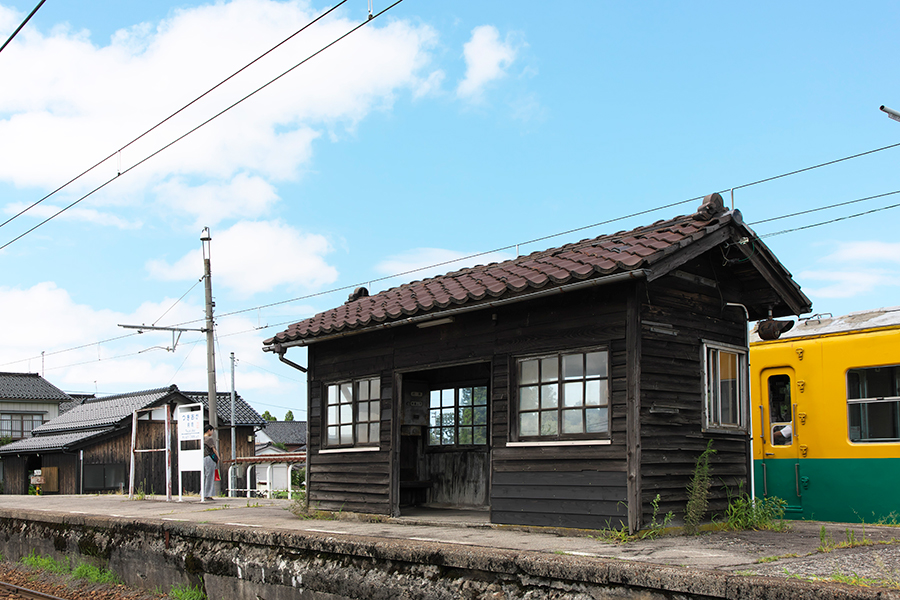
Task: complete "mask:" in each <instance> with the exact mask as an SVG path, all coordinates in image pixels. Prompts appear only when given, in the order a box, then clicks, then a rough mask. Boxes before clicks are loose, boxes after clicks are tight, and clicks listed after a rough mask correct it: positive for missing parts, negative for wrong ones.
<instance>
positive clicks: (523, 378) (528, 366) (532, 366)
mask: <svg viewBox="0 0 900 600" xmlns="http://www.w3.org/2000/svg"><path fill="white" fill-rule="evenodd" d="M537 382H538V361H537V360H523V361H522V362H520V363H519V383H526V384H527V383H537Z"/></svg>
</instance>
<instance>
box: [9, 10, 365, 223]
mask: <svg viewBox="0 0 900 600" xmlns="http://www.w3.org/2000/svg"><path fill="white" fill-rule="evenodd" d="M346 2H347V0H341V1H340V2H338V3H337V4H335V5H334V6H332V7H331V8H329V9H328V10H327V11H325V12H323V13H322V14H321V15H319V16H318V17H316V18H315V19H313V20H312V21H310V22H309V23H307V24H306V25H304V26H303V27H301V28H300V29H298V30H297V31H295V32H294V33H292V34H291V35H289V36H288V37H286V38H285V39H283V40H282V41H280V42H279V43H277V44H275V45H274V46H272V47H271V48H269V49H268V50H266V51H265V52H263V53H262V54H260V55H259V56H258V57H256V58H255V59H253V60H252V61H250V62H249V63H247V64H246V65H244V66H243V67H241V68H240V69H238V70H237V71H235V72H234V73H232V74H231V75H229V76H228V77H226V78H225V79H223V80H222V81H220V82H219V83H217V84H216V85H214V86H213V87H211V88H209V89H208V90H206V91H205V92H203V93H202V94H200V95H199V96H197V97H196V98H194V99H193V100H191V101H190V102H188V103H187V104H185V105H184V106H182V107H181V108H179V109H178V110H176V111H175V112H173V113H172V114H171V115H169V116H168V117H166V118H165V119H163V120H162V121H160V122H159V123H157V124H156V125H154V126H153V127H151V128H150V129H148V130H146V131H145V132H144V133H142V134H140V135H139V136H137V137H136V138H134V139H133V140H131V141H130V142H128V143H127V144H125V145H124V146H122V147H121V148H119V149H118V150H116V151H115V152H113V153H112V154H110V155H109V156H107V157H106V158H103V159H101V160H99V161H97V163H95V164H94V165H93V166H91V167H88V168H87V169H85V170H84V171H82V172H81V173H79V174H78V175H76V176H75V177H73V178H72V179H70V180H69V181H67V182H65V183H64V184H62V185H61V186H59V187H58V188H56V189H55V190H53V191H51V192H50V193H49V194H47V195H46V196H44V197H43V198H41V199H40V200H37V201H36V202H34V203H32V204H30V205H29V206H27V207H25V208H24V209H22V210H21V211H19V212H18V213H16V214H15V215H13V216H12V217H10V218H8V219H7V220H6V221H4V222H3V223H0V227H3V226H4V225H6V224H8V223H10V222H11V221H13V220H15V219H17V218H18V217H20V216H22V215H23V214H25V213H26V212H28V211H29V210H31V209H32V208H34V207H35V206H37V205H38V204H40V203H41V202H43V201H44V200H47V199H48V198H50V197H51V196H53V195H55V194H57V193H59V192H60V191H62V190H63V189H64V188H66V187H68V186H69V185H71V184H72V183H74V182H76V181H78V180H79V179H81V178H82V177H84V176H85V175H87V174H88V173H90V172H91V171H93V170H94V169H96V168H97V167H99V166H100V165H102V164H103V163H105V162H106V161H108V160H110V159H112V158H113V157H114V156H116V155H117V154H118V153H119V152H121V151H122V150H125V149H126V148H128V147H129V146H131V145H132V144H134V143H136V142H138V141H139V140H141V139H142V138H144V137H146V136H147V135H149V134H150V133H152V132H153V131H154V130H156V129H158V128H159V127H161V126H162V125H164V124H165V123H167V122H168V121H170V120H172V119H173V118H175V117H176V116H178V115H179V114H181V113H182V112H184V111H185V110H187V109H188V108H190V107H191V106H193V105H194V104H196V103H197V102H199V101H200V100H202V99H203V98H205V97H206V96H208V95H209V94H211V93H212V92H213V91H215V90H217V89H218V88H220V87H222V86H223V85H225V84H226V83H228V82H229V81H230V80H232V79H234V78H235V77H237V76H238V75H239V74H240V73H242V72H244V71H246V70H247V69H248V68H250V67H251V66H253V65H254V64H256V63H257V62H259V61H260V60H262V59H263V58H265V57H266V56H268V55H269V54H271V53H272V52H274V51H275V50H277V49H278V48H280V47H281V46H283V45H284V44H286V43H287V42H289V41H290V40H292V39H293V38H295V37H297V36H298V35H300V34H301V33H303V32H304V31H305V30H306V29H308V28H309V27H311V26H312V25H314V24H316V23H317V22H318V21H320V20H321V19H323V18H325V17H326V16H328V15H329V14H330V13H331V12H333V11H334V10H335V9H337V8H338V7H340V6H341V5H342V4H344V3H346ZM42 3H43V2H42ZM35 10H37V9H35Z"/></svg>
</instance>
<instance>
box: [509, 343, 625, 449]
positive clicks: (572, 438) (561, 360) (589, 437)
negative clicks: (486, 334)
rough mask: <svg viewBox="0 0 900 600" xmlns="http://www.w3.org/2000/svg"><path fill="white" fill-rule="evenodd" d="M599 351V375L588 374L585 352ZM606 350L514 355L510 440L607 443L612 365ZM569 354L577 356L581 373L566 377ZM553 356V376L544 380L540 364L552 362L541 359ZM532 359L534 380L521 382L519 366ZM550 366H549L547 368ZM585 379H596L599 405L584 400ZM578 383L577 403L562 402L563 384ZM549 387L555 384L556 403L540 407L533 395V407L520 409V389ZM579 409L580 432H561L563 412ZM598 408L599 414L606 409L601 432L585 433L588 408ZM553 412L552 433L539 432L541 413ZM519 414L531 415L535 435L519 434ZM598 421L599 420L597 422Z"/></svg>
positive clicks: (602, 347)
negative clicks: (603, 426) (600, 359)
mask: <svg viewBox="0 0 900 600" xmlns="http://www.w3.org/2000/svg"><path fill="white" fill-rule="evenodd" d="M596 353H599V354H602V355H603V358H602V365H603V370H602V372H601V373H600V374H588V373H587V372H586V370H587V367H586V363H585V360H586V359H585V357H586V356H587V355H589V354H596ZM610 354H611V353H610V350H609V347H608V346H597V347H591V348H583V349H582V348H578V349H571V350H561V351H557V352H548V353H542V354H537V355H531V356H521V357H516V359H515V368H514V378H513V385H514V390H515V394H514V397H513V398H512V402H510V425H511V427H510V431H514V432H515V433H514V435H513V436H511V438H512V439H511V442H512V443H514V444H521V443H529V444H538V445H540V444H555V443H566V442H579V441H581V442H584V441H588V442H599V443H603V442H608V441H609V440H610V439H611V435H612V389H611V388H612V376H611V371H612V367H611V365H610ZM573 356H581V361H582V363H581V365H582V374H581V375H580V376H577V377H569V378H566V376H565V366H564V364H565V359H566V357H573ZM554 359H555V364H556V376H555V377H554V378H553V379H544V377H543V376H542V374H541V373H542V371H541V370H542V369H543V368H544V367H543V366H542V365H544V364H552V362H551V363H545V362H544V361H553V360H554ZM532 361H537V362H538V365H539V366H538V374H537V380H536V381H523V374H522V369H523V365H524V364H525V363H529V362H532ZM551 368H552V367H551ZM587 382H599V383H598V387H599V392H600V394H601V397H602V398H601V400H602V402H601V403H600V404H587V401H586V400H585V399H584V398H585V396H587V392H586V386H587ZM578 383H580V384H582V400H581V402H580V403H579V404H578V405H569V406H566V404H565V402H566V401H565V389H566V385H573V384H578ZM543 386H550V387H554V386H555V387H556V406H555V407H553V406H544V405H543V404H542V399H541V397H540V396H538V397H537V398H536V402H537V405H536V408H529V409H527V410H522V390H523V388H529V387H538V388H540V387H543ZM579 409H580V410H581V428H582V431H583V432H582V433H564V432H563V427H564V425H563V423H564V419H565V415H564V413H565V412H566V411H573V412H574V411H576V410H579ZM593 409H600V414H602V410H604V409H605V411H606V418H605V429H604V430H603V431H592V432H587V431H586V429H587V428H588V413H587V411H588V410H593ZM551 412H555V413H556V432H555V433H546V434H541V433H540V432H541V429H542V425H541V419H542V415H541V413H551ZM522 414H535V415H536V416H537V419H538V424H537V427H538V434H537V435H523V433H522V424H521V415H522ZM601 422H602V421H601Z"/></svg>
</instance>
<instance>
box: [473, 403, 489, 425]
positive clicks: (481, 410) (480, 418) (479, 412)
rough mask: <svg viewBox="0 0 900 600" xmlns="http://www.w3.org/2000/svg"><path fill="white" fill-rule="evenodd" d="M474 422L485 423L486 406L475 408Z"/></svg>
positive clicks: (477, 423)
mask: <svg viewBox="0 0 900 600" xmlns="http://www.w3.org/2000/svg"><path fill="white" fill-rule="evenodd" d="M475 424H476V425H487V406H478V407H476V408H475Z"/></svg>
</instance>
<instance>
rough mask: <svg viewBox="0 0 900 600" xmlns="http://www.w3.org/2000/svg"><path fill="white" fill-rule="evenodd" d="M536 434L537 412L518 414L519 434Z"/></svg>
mask: <svg viewBox="0 0 900 600" xmlns="http://www.w3.org/2000/svg"><path fill="white" fill-rule="evenodd" d="M537 434H538V414H537V413H536V412H530V413H521V414H520V415H519V435H522V436H532V435H537Z"/></svg>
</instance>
